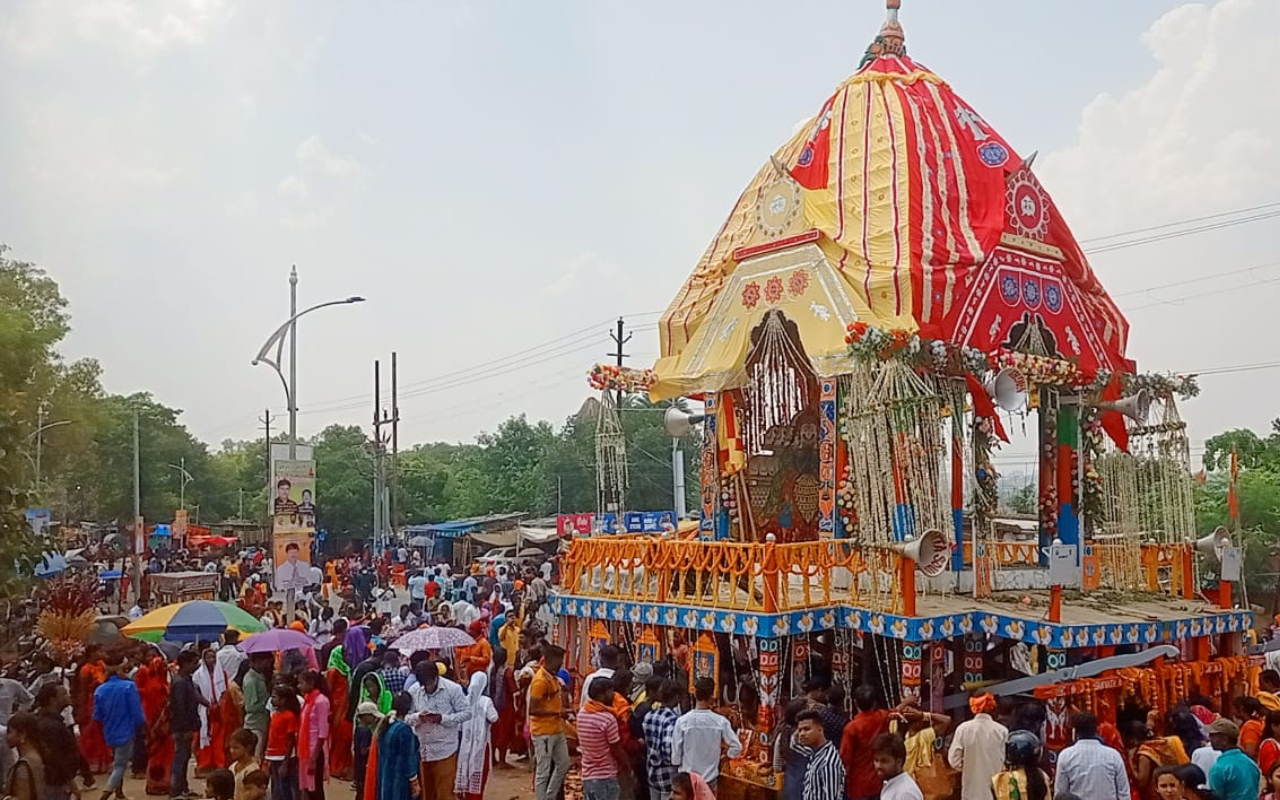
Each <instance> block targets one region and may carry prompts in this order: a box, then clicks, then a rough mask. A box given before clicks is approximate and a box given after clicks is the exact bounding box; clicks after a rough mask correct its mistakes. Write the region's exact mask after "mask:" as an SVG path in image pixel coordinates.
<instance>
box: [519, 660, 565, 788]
mask: <svg viewBox="0 0 1280 800" xmlns="http://www.w3.org/2000/svg"><path fill="white" fill-rule="evenodd" d="M542 658H543V661H542V665H541V666H540V667H538V671H537V672H536V673H535V674H534V676H533V683H532V684H530V686H529V732H530V734H532V736H533V757H534V764H535V778H534V783H533V788H534V795H535V798H536V800H556V798H558V797H559V796H560V790H561V788H563V787H564V776H565V775H566V774H567V773H568V772H569V742H568V740H567V739H566V738H565V731H564V716H565V711H564V698H563V694H562V692H561V686H560V679H559V678H557V677H556V673H557V672H559V671H560V668H561V667H562V666H563V665H564V648H562V647H557V646H556V645H553V644H544V645H543V646H542Z"/></svg>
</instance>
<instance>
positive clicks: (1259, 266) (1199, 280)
mask: <svg viewBox="0 0 1280 800" xmlns="http://www.w3.org/2000/svg"><path fill="white" fill-rule="evenodd" d="M1273 267H1280V261H1268V262H1267V263H1265V264H1257V265H1255V266H1252V267H1244V268H1242V269H1233V270H1229V271H1227V272H1215V273H1213V274H1212V275H1201V276H1200V277H1198V278H1188V279H1186V280H1183V281H1171V282H1170V283H1162V284H1159V285H1157V286H1148V287H1146V288H1145V289H1133V290H1131V291H1128V292H1120V293H1119V294H1113V295H1111V296H1112V297H1113V298H1115V297H1132V296H1133V295H1138V294H1147V293H1148V292H1157V291H1160V290H1161V289H1173V288H1176V287H1178V286H1190V285H1192V284H1195V283H1204V282H1205V281H1216V280H1221V279H1223V278H1229V277H1231V276H1232V275H1243V274H1245V273H1247V272H1257V271H1259V270H1264V269H1271V268H1273ZM1270 282H1271V281H1262V283H1270ZM1246 285H1253V284H1246ZM1233 288H1236V287H1233Z"/></svg>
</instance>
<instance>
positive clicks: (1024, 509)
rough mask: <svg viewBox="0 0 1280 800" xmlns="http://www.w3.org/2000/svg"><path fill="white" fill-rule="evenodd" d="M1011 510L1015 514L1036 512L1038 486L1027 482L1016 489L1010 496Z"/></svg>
mask: <svg viewBox="0 0 1280 800" xmlns="http://www.w3.org/2000/svg"><path fill="white" fill-rule="evenodd" d="M1009 510H1010V511H1012V512H1013V513H1014V514H1034V513H1036V487H1035V484H1033V483H1027V484H1026V485H1024V486H1022V487H1021V488H1019V489H1017V490H1015V491H1014V493H1013V495H1012V496H1010V497H1009Z"/></svg>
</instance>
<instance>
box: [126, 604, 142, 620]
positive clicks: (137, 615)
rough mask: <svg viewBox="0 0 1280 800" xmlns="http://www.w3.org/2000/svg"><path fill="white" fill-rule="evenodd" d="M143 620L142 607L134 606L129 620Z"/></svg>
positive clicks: (130, 611) (130, 610)
mask: <svg viewBox="0 0 1280 800" xmlns="http://www.w3.org/2000/svg"><path fill="white" fill-rule="evenodd" d="M141 618H142V606H139V605H134V607H133V608H131V609H129V619H131V620H134V619H141Z"/></svg>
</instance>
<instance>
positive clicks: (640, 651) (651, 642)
mask: <svg viewBox="0 0 1280 800" xmlns="http://www.w3.org/2000/svg"><path fill="white" fill-rule="evenodd" d="M659 658H661V653H659V651H658V635H657V634H656V633H654V631H653V626H652V625H642V626H641V627H640V635H639V636H637V637H636V662H637V663H649V664H656V663H657V662H658V659H659Z"/></svg>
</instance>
